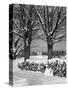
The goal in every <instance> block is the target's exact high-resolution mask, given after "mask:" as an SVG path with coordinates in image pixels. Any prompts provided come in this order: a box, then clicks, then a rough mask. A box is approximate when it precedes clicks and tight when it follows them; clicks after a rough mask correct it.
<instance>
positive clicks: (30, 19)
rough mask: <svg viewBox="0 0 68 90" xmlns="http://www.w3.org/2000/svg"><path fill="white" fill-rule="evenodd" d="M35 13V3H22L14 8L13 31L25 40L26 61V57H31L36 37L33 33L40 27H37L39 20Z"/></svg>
mask: <svg viewBox="0 0 68 90" xmlns="http://www.w3.org/2000/svg"><path fill="white" fill-rule="evenodd" d="M33 14H34V7H33V5H21V4H20V5H18V7H17V5H16V7H15V8H14V15H13V25H14V30H13V33H14V34H15V35H17V36H18V37H19V39H18V40H20V38H22V39H23V41H24V61H26V59H29V57H30V45H31V41H32V40H33V39H35V38H33V33H34V34H35V31H37V30H38V29H39V28H35V26H36V25H38V23H39V22H38V21H36V18H35V17H34V15H33ZM17 21H18V22H17ZM35 24H36V25H35ZM33 31H34V32H33ZM16 44H17V43H16ZM22 44H23V43H22ZM22 44H21V45H20V46H19V47H18V49H19V48H20V47H21V46H22ZM18 49H17V48H16V52H17V51H18ZM16 52H15V53H16Z"/></svg>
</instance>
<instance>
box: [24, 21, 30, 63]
mask: <svg viewBox="0 0 68 90" xmlns="http://www.w3.org/2000/svg"><path fill="white" fill-rule="evenodd" d="M27 29H28V31H26V33H25V34H24V61H25V62H26V59H29V57H30V45H31V40H32V39H31V38H32V27H31V21H30V20H29V21H28V24H27Z"/></svg>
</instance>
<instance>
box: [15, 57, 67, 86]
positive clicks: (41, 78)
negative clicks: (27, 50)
mask: <svg viewBox="0 0 68 90" xmlns="http://www.w3.org/2000/svg"><path fill="white" fill-rule="evenodd" d="M56 59H57V60H59V61H60V60H61V58H53V59H51V60H49V62H51V61H55V60H56ZM23 61H24V58H21V59H16V60H14V61H13V83H14V86H25V85H43V84H62V83H66V78H61V77H54V76H52V72H51V73H50V70H46V72H45V73H41V72H34V71H25V70H20V69H19V68H18V63H21V62H23ZM27 61H28V62H30V63H39V64H40V63H45V64H46V63H47V62H48V60H47V56H31V57H30V60H27ZM62 61H65V62H66V58H62ZM62 61H61V62H62Z"/></svg>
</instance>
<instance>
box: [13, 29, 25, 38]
mask: <svg viewBox="0 0 68 90" xmlns="http://www.w3.org/2000/svg"><path fill="white" fill-rule="evenodd" d="M13 33H15V34H16V35H17V36H19V37H21V38H24V36H22V35H20V34H19V33H17V32H16V31H13Z"/></svg>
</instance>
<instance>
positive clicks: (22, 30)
mask: <svg viewBox="0 0 68 90" xmlns="http://www.w3.org/2000/svg"><path fill="white" fill-rule="evenodd" d="M13 23H14V24H15V26H16V27H17V28H18V30H19V31H21V32H22V33H24V32H25V30H24V29H21V28H20V27H19V26H18V25H17V24H16V22H15V20H14V19H13Z"/></svg>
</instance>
